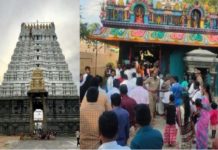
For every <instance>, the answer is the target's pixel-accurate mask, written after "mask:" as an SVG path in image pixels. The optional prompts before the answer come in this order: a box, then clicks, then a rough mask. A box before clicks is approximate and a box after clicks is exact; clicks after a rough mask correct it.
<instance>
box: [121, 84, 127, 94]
mask: <svg viewBox="0 0 218 150" xmlns="http://www.w3.org/2000/svg"><path fill="white" fill-rule="evenodd" d="M120 93H121V94H124V95H126V94H127V93H128V88H127V86H126V84H122V85H121V86H120Z"/></svg>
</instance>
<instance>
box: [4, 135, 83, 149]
mask: <svg viewBox="0 0 218 150" xmlns="http://www.w3.org/2000/svg"><path fill="white" fill-rule="evenodd" d="M0 149H79V148H77V146H76V139H75V138H74V137H57V138H56V139H55V140H25V141H20V140H19V137H16V136H10V137H6V136H1V137H0Z"/></svg>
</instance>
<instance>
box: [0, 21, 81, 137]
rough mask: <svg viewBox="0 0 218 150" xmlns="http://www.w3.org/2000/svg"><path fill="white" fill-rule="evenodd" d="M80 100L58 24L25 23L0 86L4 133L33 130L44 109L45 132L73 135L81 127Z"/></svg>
mask: <svg viewBox="0 0 218 150" xmlns="http://www.w3.org/2000/svg"><path fill="white" fill-rule="evenodd" d="M78 99H79V98H78V95H77V89H76V85H75V84H74V82H73V77H72V74H71V72H70V71H69V68H68V65H67V63H66V61H65V57H64V55H63V53H62V49H61V48H60V45H59V43H58V41H57V35H56V33H55V25H54V23H53V22H49V23H47V22H45V23H44V22H34V23H22V24H21V32H20V35H19V39H18V42H17V44H16V48H15V50H14V53H13V55H12V57H11V61H10V63H9V65H8V70H7V71H6V73H5V74H4V79H3V82H2V84H1V86H0V118H1V119H0V134H19V133H21V132H30V131H33V130H34V119H33V112H34V110H35V109H41V110H43V129H44V130H54V131H56V132H60V133H64V134H68V133H73V132H74V130H76V128H77V127H78V124H79V102H78ZM31 121H32V122H31Z"/></svg>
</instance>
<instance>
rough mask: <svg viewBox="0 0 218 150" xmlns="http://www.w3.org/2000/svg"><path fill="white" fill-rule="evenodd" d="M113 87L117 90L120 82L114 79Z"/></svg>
mask: <svg viewBox="0 0 218 150" xmlns="http://www.w3.org/2000/svg"><path fill="white" fill-rule="evenodd" d="M113 87H116V88H118V89H119V87H120V81H119V80H118V79H114V81H113Z"/></svg>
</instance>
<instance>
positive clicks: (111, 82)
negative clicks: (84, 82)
mask: <svg viewBox="0 0 218 150" xmlns="http://www.w3.org/2000/svg"><path fill="white" fill-rule="evenodd" d="M115 75H116V72H115V70H114V69H112V70H111V75H110V77H108V79H107V91H110V90H111V89H112V88H113V81H114V79H115Z"/></svg>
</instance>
